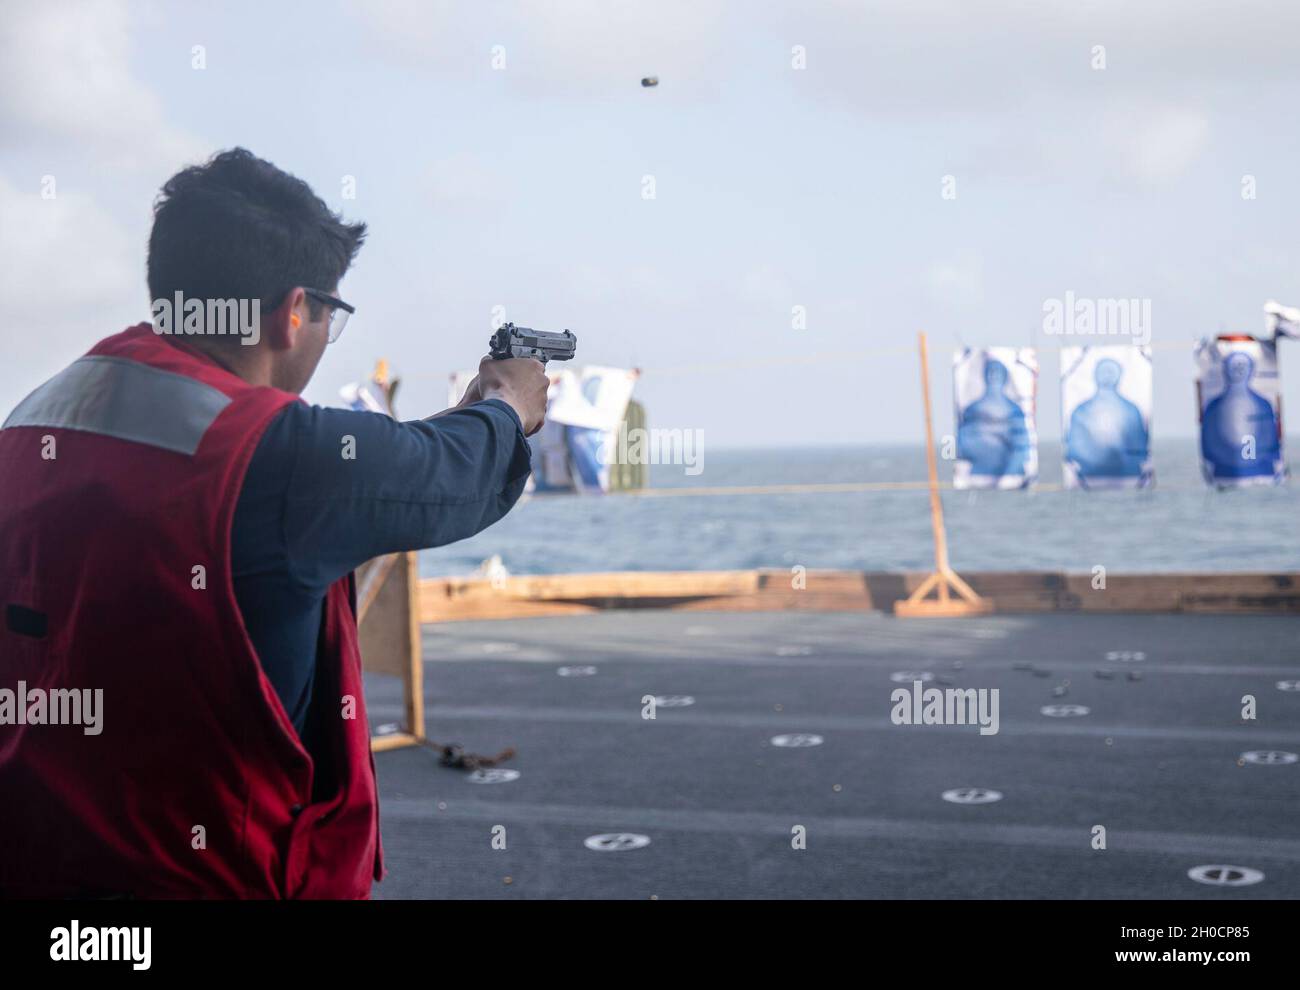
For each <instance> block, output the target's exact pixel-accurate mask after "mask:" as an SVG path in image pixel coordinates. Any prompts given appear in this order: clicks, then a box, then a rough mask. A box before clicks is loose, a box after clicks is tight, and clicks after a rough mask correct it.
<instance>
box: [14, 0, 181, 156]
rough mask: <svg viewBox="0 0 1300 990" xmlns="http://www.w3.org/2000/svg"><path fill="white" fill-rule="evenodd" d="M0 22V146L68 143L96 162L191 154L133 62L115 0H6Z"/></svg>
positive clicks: (127, 29)
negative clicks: (2, 22) (69, 0)
mask: <svg viewBox="0 0 1300 990" xmlns="http://www.w3.org/2000/svg"><path fill="white" fill-rule="evenodd" d="M4 20H5V27H4V30H3V31H0V148H3V149H5V150H7V151H12V150H14V149H17V148H24V147H28V146H31V145H34V144H39V145H40V146H41V147H42V148H43V149H44V150H46V151H48V150H50V149H52V148H60V147H62V148H65V149H68V148H70V149H72V150H74V151H75V152H76V153H77V154H78V155H80V156H84V157H86V158H90V159H93V160H94V161H95V163H96V164H97V165H98V166H99V167H109V168H113V167H121V166H128V167H141V168H149V169H154V168H157V166H158V164H159V163H167V166H168V167H174V165H175V163H176V162H178V161H183V160H188V159H193V158H196V157H198V156H199V155H200V153H201V151H202V148H201V146H200V145H199V143H198V142H197V141H196V140H195V139H194V138H192V137H191V136H189V135H186V134H184V133H182V132H180V131H178V130H176V129H174V128H172V127H169V126H168V125H167V122H166V121H165V120H164V117H163V111H162V104H161V101H160V100H159V99H158V97H157V96H156V95H155V94H154V93H153V92H152V91H151V90H150V89H149V88H148V87H147V86H145V85H144V84H143V83H142V82H141V81H140V80H139V79H137V78H136V76H135V74H134V72H133V71H132V65H131V62H132V51H131V43H130V35H131V27H132V25H131V19H130V17H129V15H128V12H127V5H126V4H125V3H123V2H121V0H86V2H82V3H77V4H64V3H50V2H48V0H6V2H5V5H4Z"/></svg>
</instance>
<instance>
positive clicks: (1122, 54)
mask: <svg viewBox="0 0 1300 990" xmlns="http://www.w3.org/2000/svg"><path fill="white" fill-rule="evenodd" d="M1049 8H1052V9H1049ZM1297 38H1300V5H1297V4H1295V3H1287V2H1241V0H1238V2H1233V3H1223V4H1213V5H1211V4H1189V3H1187V2H1186V0H1180V2H1163V0H1160V2H1141V3H1135V2H1133V0H1123V2H1109V0H1107V2H1094V3H1087V2H1072V3H1060V4H1044V3H1033V4H1031V3H1007V2H998V3H983V4H980V3H972V2H961V0H953V2H916V0H910V2H903V0H898V2H894V3H847V2H845V3H837V2H829V0H800V2H797V3H796V2H791V3H786V4H775V3H748V2H746V3H741V2H736V3H721V2H711V0H689V2H684V3H675V2H669V0H655V2H644V3H612V2H600V0H578V2H555V3H541V2H534V3H519V4H515V3H504V2H481V3H469V2H466V3H446V2H444V3H437V2H429V0H408V2H390V3H362V2H355V3H354V2H339V0H336V2H330V0H323V2H322V0H316V2H310V3H287V2H274V3H271V2H265V0H263V2H259V3H221V4H205V5H199V4H193V3H181V2H150V0H133V2H130V3H126V2H112V0H103V2H93V3H63V2H59V3H51V2H36V3H27V2H15V0H3V14H2V16H0V303H2V304H3V310H4V319H3V325H2V326H0V408H3V409H4V410H5V411H7V410H8V409H9V408H11V407H12V406H13V405H14V404H15V403H16V402H17V401H18V400H19V399H20V398H21V397H22V396H23V395H24V394H26V393H27V392H28V391H30V390H31V389H32V388H34V387H35V386H36V385H38V384H39V383H40V382H41V381H43V380H44V379H46V378H48V377H49V376H50V375H51V374H53V373H54V372H56V371H57V370H58V369H59V368H61V367H62V366H63V365H65V364H66V363H67V362H68V361H70V360H72V359H73V358H75V357H76V356H77V355H79V354H80V353H82V352H84V351H85V350H86V349H87V348H88V347H89V346H90V345H91V344H93V343H94V342H95V341H96V340H98V339H99V338H100V337H103V336H105V335H107V334H109V333H112V332H115V331H117V330H120V329H122V328H123V327H125V326H127V325H128V324H130V323H134V322H138V321H139V320H141V319H144V318H147V315H148V299H147V291H146V288H145V283H144V260H145V255H144V251H145V243H146V239H147V237H148V230H149V221H150V212H149V209H150V204H151V201H152V199H153V196H154V194H155V192H156V190H157V188H158V187H159V185H161V183H162V182H163V181H164V180H165V179H166V178H167V176H168V175H170V174H171V173H173V172H175V171H176V170H177V169H178V168H180V167H181V166H182V165H184V164H186V163H189V162H193V161H197V160H201V159H202V158H204V157H206V156H207V155H209V154H211V153H212V152H213V151H216V150H218V149H221V148H227V147H231V146H234V145H243V146H245V147H247V148H249V149H251V150H252V151H254V152H255V153H257V154H258V155H261V156H263V157H265V158H268V159H270V160H271V161H273V162H275V163H276V164H277V165H279V166H280V167H282V168H284V169H286V170H288V171H291V172H293V173H295V174H297V175H299V176H301V177H302V178H304V179H306V180H307V181H308V182H309V183H311V184H312V185H313V187H314V188H315V189H316V191H317V192H318V193H319V194H320V195H321V196H322V197H323V198H324V199H325V200H326V201H327V202H329V203H330V204H331V205H332V206H333V207H334V208H336V209H340V210H342V211H343V213H344V214H345V215H346V216H348V217H349V218H355V219H364V220H366V221H367V222H368V223H369V224H370V230H371V236H370V241H369V243H368V244H367V245H366V247H365V248H364V249H363V251H362V253H361V255H360V258H359V260H358V263H357V265H356V267H355V268H354V270H353V271H352V272H351V273H350V274H349V275H348V277H347V278H346V279H345V280H344V282H343V284H342V288H341V292H340V294H341V295H342V296H343V297H344V298H345V299H347V300H349V301H350V302H352V303H354V304H355V305H356V306H357V313H356V315H355V316H354V317H353V319H352V322H350V323H349V325H348V329H347V333H346V334H345V335H344V337H343V339H342V340H341V341H340V342H339V343H337V344H335V345H333V346H332V347H331V348H330V349H329V351H328V352H327V354H326V358H325V361H324V362H323V363H322V365H321V368H320V371H319V372H318V373H317V377H316V379H315V381H314V382H313V384H312V386H311V388H310V389H309V390H308V392H307V397H308V398H309V399H311V400H313V401H318V402H326V403H335V402H337V399H336V396H337V391H338V388H339V386H340V385H342V384H344V383H345V382H347V381H349V380H352V379H355V378H357V377H360V376H362V375H364V374H365V373H367V372H368V371H369V368H370V366H371V364H372V362H373V359H374V358H375V357H377V356H379V355H384V356H386V357H388V358H389V359H390V361H391V362H392V363H393V364H394V365H395V366H396V368H397V370H398V371H399V373H401V374H402V376H403V377H404V379H405V382H406V384H405V385H404V393H403V394H402V395H401V396H400V407H401V409H400V411H401V412H402V413H403V414H405V415H407V416H416V415H427V414H428V413H430V412H433V411H435V410H436V409H438V408H441V406H442V405H444V404H445V393H446V378H447V375H448V374H449V373H450V372H451V371H453V370H455V369H458V368H465V367H472V366H473V365H474V364H475V363H476V362H477V359H478V357H479V356H480V355H481V354H482V353H483V352H484V350H485V347H486V338H487V335H488V333H489V332H490V329H491V326H492V320H493V315H494V312H495V310H494V307H504V314H505V317H506V318H507V319H511V320H513V321H515V322H517V323H521V324H525V325H529V326H534V327H537V328H541V329H553V330H558V329H562V328H565V327H568V328H571V329H573V330H574V331H575V332H576V333H577V334H578V336H579V340H580V344H579V355H580V357H581V358H582V359H585V361H587V362H591V363H605V364H615V365H625V366H639V367H641V368H643V370H644V377H643V380H642V383H641V386H640V388H639V395H640V397H641V398H642V399H643V400H644V401H645V402H646V403H647V405H648V408H649V415H650V423H651V425H655V426H663V427H687V428H699V429H703V430H704V433H705V438H706V440H707V442H708V443H709V444H710V445H712V446H715V447H725V446H741V445H745V446H752V445H773V444H812V443H829V442H836V443H842V442H861V441H914V440H916V439H919V437H920V435H921V430H922V420H921V412H920V402H919V397H918V387H917V365H916V358H915V344H914V340H915V333H916V331H917V330H918V329H926V330H928V331H929V333H930V335H931V340H932V349H933V351H934V352H936V353H935V354H934V358H933V360H934V362H935V367H934V369H933V370H934V374H933V383H934V388H935V390H936V395H935V400H936V413H937V416H938V422H937V428H938V429H939V431H940V432H941V433H943V432H949V431H950V430H951V428H952V427H951V411H950V404H951V385H950V379H949V366H950V360H951V356H950V355H951V350H952V348H953V347H955V346H957V345H958V344H959V342H964V343H966V344H971V345H978V344H1015V345H1020V346H1027V345H1035V344H1036V345H1039V346H1042V347H1045V348H1049V349H1046V350H1044V352H1043V353H1042V354H1041V356H1040V360H1041V364H1042V370H1043V374H1042V380H1041V382H1040V391H1041V402H1040V430H1041V433H1042V434H1043V436H1044V437H1045V438H1049V439H1051V438H1055V437H1057V436H1059V424H1058V418H1059V413H1058V395H1059V386H1058V382H1057V375H1058V368H1059V364H1058V360H1057V355H1056V353H1055V351H1054V350H1051V349H1050V348H1053V347H1055V346H1056V345H1057V344H1059V343H1060V341H1059V338H1053V337H1049V336H1047V335H1045V334H1044V333H1043V332H1042V323H1043V307H1044V303H1045V301H1046V300H1049V299H1053V298H1061V297H1063V296H1064V294H1065V293H1066V291H1067V290H1072V291H1073V292H1074V293H1076V295H1079V296H1086V297H1097V298H1139V299H1149V300H1150V301H1151V312H1152V339H1153V344H1154V346H1155V348H1156V355H1155V390H1156V401H1155V433H1156V435H1157V437H1159V436H1170V435H1184V436H1185V435H1191V434H1193V433H1194V430H1195V405H1194V393H1193V385H1192V373H1193V363H1192V358H1191V346H1190V345H1191V341H1192V340H1193V339H1194V338H1195V337H1197V336H1199V335H1201V334H1207V333H1208V334H1213V333H1216V332H1222V331H1232V332H1248V333H1258V332H1260V331H1261V330H1262V329H1263V317H1262V313H1261V306H1262V304H1263V303H1264V301H1265V300H1266V299H1268V298H1278V299H1280V300H1281V301H1282V302H1284V303H1289V304H1292V305H1298V304H1300V224H1298V223H1297V218H1298V217H1300V212H1298V210H1297V208H1298V207H1300V189H1298V188H1297V182H1298V180H1297V177H1298V176H1300V151H1298V149H1297V141H1298V140H1300V128H1297V111H1296V108H1297V107H1300V58H1297V55H1296V51H1295V45H1296V39H1297ZM195 46H202V58H203V61H204V63H205V67H203V68H195V67H194V63H195V60H196V55H195ZM796 46H802V51H803V52H804V58H805V59H806V68H802V69H798V68H795V67H794V66H793V65H792V62H794V61H796V60H797V59H796V56H795V54H794V50H795V48H796ZM1097 46H1102V47H1103V48H1104V59H1105V67H1104V68H1095V67H1094V66H1095V64H1096V63H1097V53H1096V47H1097ZM502 56H504V67H503V68H494V60H495V61H496V63H497V64H498V65H500V64H501V60H502ZM650 74H654V75H657V76H658V77H659V79H660V80H661V82H660V85H659V87H658V88H656V89H643V88H642V87H641V86H640V85H639V80H640V79H641V77H642V76H645V75H650ZM44 176H53V177H54V180H55V189H56V195H55V197H54V198H53V199H47V198H43V197H42V188H43V187H42V179H43V177H44ZM349 176H350V177H353V179H354V180H355V198H353V199H348V198H345V195H344V190H345V183H346V177H349ZM645 176H653V178H654V186H655V188H654V193H655V196H654V198H653V199H646V198H644V196H643V189H644V177H645ZM945 176H951V177H952V180H951V182H952V184H953V185H950V187H949V188H955V191H956V198H945V197H944V195H943V191H944V177H945ZM1245 176H1252V177H1254V178H1253V182H1254V185H1255V189H1256V196H1255V198H1254V199H1246V198H1243V196H1242V188H1243V177H1245ZM796 306H802V307H805V309H806V313H807V326H806V328H805V329H796V328H793V327H792V325H791V324H792V309H793V307H796ZM1289 346H1290V348H1291V349H1290V350H1288V349H1287V348H1288V344H1287V343H1284V344H1283V345H1282V368H1283V381H1284V383H1285V385H1284V391H1285V394H1286V397H1287V399H1288V406H1287V407H1288V408H1294V399H1295V398H1297V397H1300V355H1298V354H1297V353H1296V352H1297V351H1300V342H1293V343H1290V345H1289ZM1288 375H1289V377H1288Z"/></svg>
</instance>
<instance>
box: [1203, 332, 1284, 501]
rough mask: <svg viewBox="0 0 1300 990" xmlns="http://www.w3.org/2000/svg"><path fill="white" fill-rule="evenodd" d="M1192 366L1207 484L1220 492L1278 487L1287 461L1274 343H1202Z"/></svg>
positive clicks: (1222, 340) (1234, 340)
mask: <svg viewBox="0 0 1300 990" xmlns="http://www.w3.org/2000/svg"><path fill="white" fill-rule="evenodd" d="M1196 364H1197V377H1196V390H1197V395H1198V399H1199V405H1200V410H1201V473H1202V474H1203V475H1204V477H1205V480H1206V481H1207V482H1208V483H1209V484H1211V485H1215V486H1216V487H1219V488H1240V487H1245V486H1249V485H1275V484H1280V483H1281V482H1282V481H1284V480H1285V479H1286V463H1285V461H1283V459H1282V402H1281V398H1280V394H1279V393H1280V389H1279V381H1278V371H1277V347H1276V345H1275V344H1274V342H1273V341H1271V340H1255V339H1253V338H1222V337H1221V338H1218V339H1216V340H1203V341H1201V342H1200V344H1198V345H1197V347H1196Z"/></svg>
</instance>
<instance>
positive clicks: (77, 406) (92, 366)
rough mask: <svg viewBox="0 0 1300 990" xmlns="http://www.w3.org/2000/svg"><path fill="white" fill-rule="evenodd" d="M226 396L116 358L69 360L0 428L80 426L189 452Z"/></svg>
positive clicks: (227, 400)
mask: <svg viewBox="0 0 1300 990" xmlns="http://www.w3.org/2000/svg"><path fill="white" fill-rule="evenodd" d="M228 405H230V397H229V396H228V395H226V394H225V393H224V392H222V391H220V390H219V389H215V388H213V387H212V386H211V385H205V384H204V383H203V382H200V381H197V380H196V379H193V378H188V377H186V376H185V375H177V374H173V373H172V372H170V371H161V370H159V369H158V368H151V367H150V366H149V365H147V364H141V363H139V362H138V361H130V360H127V359H126V358H118V357H102V356H100V357H83V358H80V359H78V360H77V361H74V362H73V363H72V364H70V365H69V366H68V367H67V368H65V369H64V370H63V371H61V372H59V373H58V374H57V375H55V376H54V377H53V378H51V379H50V380H49V381H48V382H46V383H45V384H44V385H42V386H41V387H40V388H38V389H37V390H36V391H35V392H33V393H32V394H31V395H29V396H28V397H27V398H26V399H24V400H23V401H22V402H20V403H19V404H18V408H16V409H15V410H14V411H13V412H12V413H10V415H9V418H8V419H7V420H5V423H4V426H3V427H0V429H5V430H7V429H10V428H12V427H15V426H44V427H51V428H56V429H65V430H81V431H83V432H86V433H98V434H101V435H103V436H108V437H116V438H117V439H119V440H130V441H132V442H134V443H142V444H147V445H149V446H151V447H161V448H162V449H163V450H170V451H174V452H176V453H178V454H186V455H188V456H192V455H193V454H194V452H195V451H196V450H198V447H199V443H200V441H202V440H203V435H204V434H205V433H206V432H207V431H208V427H209V426H211V425H212V423H213V421H214V420H215V419H216V418H217V416H218V415H220V414H221V411H222V410H223V409H225V408H226V406H228Z"/></svg>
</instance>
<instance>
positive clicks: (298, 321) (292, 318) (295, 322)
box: [289, 313, 302, 330]
mask: <svg viewBox="0 0 1300 990" xmlns="http://www.w3.org/2000/svg"><path fill="white" fill-rule="evenodd" d="M289 325H290V326H292V327H293V328H294V329H295V330H297V329H298V328H299V327H300V326H302V317H301V316H299V315H298V314H297V313H290V314H289Z"/></svg>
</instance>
